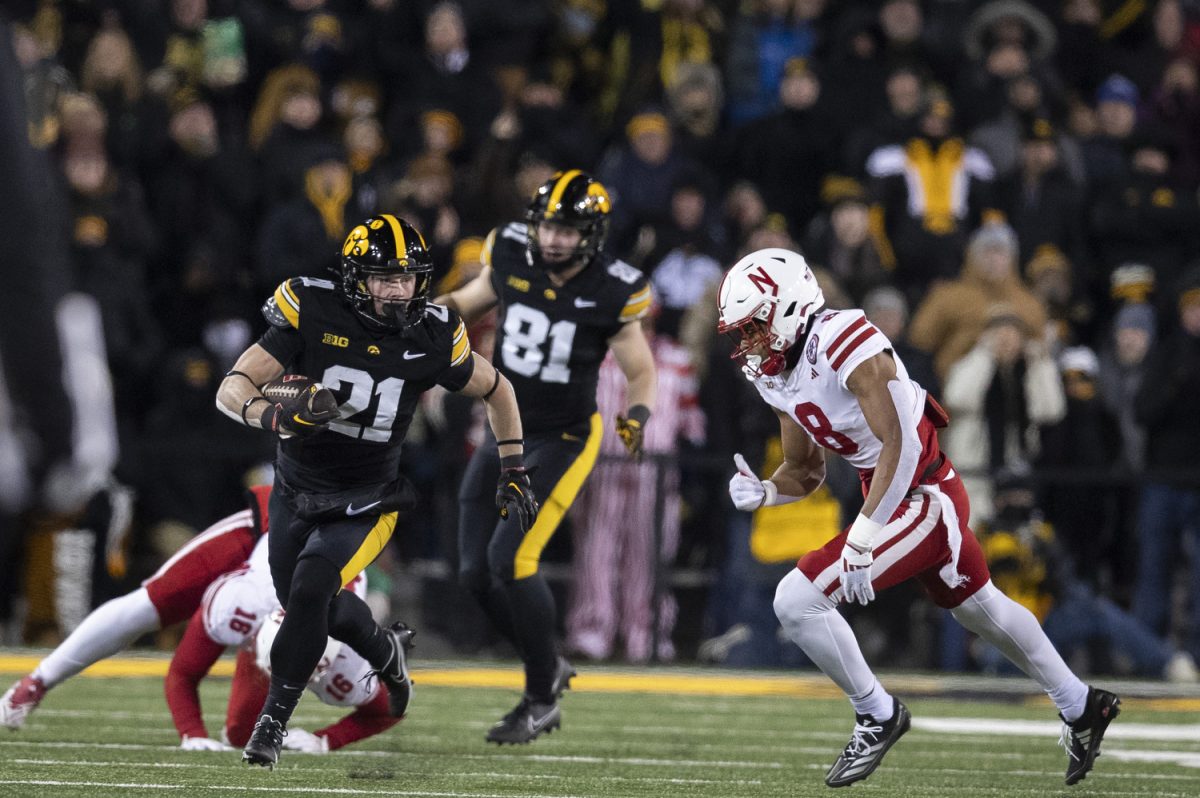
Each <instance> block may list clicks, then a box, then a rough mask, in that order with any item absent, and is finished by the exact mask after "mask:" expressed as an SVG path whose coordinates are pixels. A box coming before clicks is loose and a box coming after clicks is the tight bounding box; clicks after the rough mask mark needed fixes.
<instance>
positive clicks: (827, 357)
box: [717, 249, 1121, 787]
mask: <svg viewBox="0 0 1200 798" xmlns="http://www.w3.org/2000/svg"><path fill="white" fill-rule="evenodd" d="M717 301H718V306H719V307H718V309H719V321H718V329H719V331H720V332H722V333H727V334H730V335H732V336H733V337H734V339H735V341H736V347H735V351H734V355H733V356H734V357H735V358H737V359H739V360H740V361H741V362H742V364H743V365H742V368H743V371H744V372H745V374H746V376H747V378H748V379H750V381H751V382H752V383H753V384H754V387H755V388H756V389H758V392H759V394H760V395H761V396H762V398H763V399H764V400H765V401H766V402H767V404H768V405H770V406H771V408H772V409H773V410H774V411H775V413H776V415H778V416H779V423H780V434H781V436H782V440H783V454H784V461H783V464H782V465H781V466H780V467H779V468H778V469H777V470H776V471H775V473H774V474H772V475H771V476H770V478H769V479H766V480H762V479H759V478H758V477H757V476H756V475H755V474H754V473H753V472H751V470H750V469H749V468H748V467H747V465H746V462H745V460H744V458H742V457H741V455H737V456H735V458H734V461H735V464H736V465H737V469H738V473H737V474H735V475H734V477H733V479H731V480H730V483H729V494H730V496H731V497H732V499H733V503H734V505H735V506H736V507H737V508H738V509H740V510H745V511H747V512H753V511H754V510H757V509H758V508H760V507H764V506H769V505H775V504H783V503H786V502H793V501H798V500H799V499H802V498H804V497H805V496H807V495H809V494H810V493H812V492H813V491H814V490H816V489H817V488H818V487H819V486H820V485H821V483H822V481H823V480H824V478H825V454H824V451H823V450H824V449H829V450H831V451H833V452H836V453H837V454H839V455H841V456H842V457H843V458H845V459H846V461H847V462H849V463H850V464H851V465H853V466H855V467H856V468H857V469H858V470H859V475H860V477H861V479H862V484H863V494H864V496H865V498H866V501H865V503H864V505H863V508H862V512H861V514H860V515H859V516H858V517H857V518H856V519H855V521H854V523H853V524H852V525H851V526H850V527H849V528H847V529H846V530H844V531H843V532H842V533H841V534H840V535H838V536H837V537H835V538H833V539H832V540H830V541H829V542H828V543H827V544H826V545H825V546H823V547H822V548H820V549H818V550H816V551H812V552H809V553H808V554H806V555H805V556H804V557H803V558H802V559H801V560H800V562H799V563H798V564H797V567H796V569H795V570H793V571H791V572H790V573H789V574H788V575H787V576H785V577H784V578H783V580H782V581H781V582H780V583H779V587H778V589H777V590H776V594H775V613H776V615H777V616H778V617H779V621H780V623H781V624H782V625H783V628H784V630H785V631H786V632H787V634H788V636H789V637H790V638H791V639H792V640H793V641H794V642H795V643H796V644H797V645H798V646H800V648H801V649H803V650H804V653H805V654H807V655H808V657H809V658H810V659H811V660H812V661H813V662H815V663H816V664H817V666H818V667H820V668H821V670H822V671H824V672H825V674H826V675H827V676H829V677H830V678H831V679H833V681H834V682H836V683H837V685H838V686H839V687H841V688H842V690H844V691H845V692H846V695H847V696H848V697H849V698H850V703H851V704H852V705H853V707H854V712H855V716H856V723H855V727H854V732H853V734H852V736H851V738H850V742H849V744H847V746H846V747H845V749H844V750H843V751H842V753H841V755H840V756H839V757H838V758H837V760H836V761H835V762H834V764H833V766H832V767H831V768H830V769H829V772H828V773H827V774H826V776H825V783H826V784H828V785H829V786H830V787H841V786H845V785H847V784H852V783H854V782H856V781H859V780H861V779H865V778H866V777H867V776H869V775H871V773H872V772H874V770H875V768H876V767H878V766H879V763H880V761H881V760H882V759H883V756H884V754H885V753H887V751H888V749H889V748H891V746H892V745H894V744H895V743H896V741H897V740H898V739H899V738H900V737H901V735H903V734H904V733H905V732H906V731H908V728H909V725H910V721H911V718H910V715H909V712H908V709H907V708H906V707H905V706H904V705H903V704H902V703H900V701H898V700H897V699H895V698H893V697H892V696H891V695H890V694H889V693H888V692H887V691H886V690H885V689H884V688H883V686H882V685H881V684H880V683H879V681H878V680H877V679H876V678H875V675H874V673H873V672H872V671H871V669H870V667H869V666H868V665H867V662H866V660H865V659H864V658H863V655H862V651H861V650H860V649H859V646H858V641H857V640H855V638H854V633H853V632H852V631H851V629H850V626H849V624H848V623H846V620H845V619H844V618H842V616H841V615H840V614H838V613H837V612H835V609H836V607H837V605H838V604H839V603H841V602H852V601H857V602H858V603H860V604H864V605H865V604H867V603H869V602H870V601H872V600H874V598H875V592H876V591H877V590H883V589H885V588H888V587H891V586H892V585H895V584H897V583H899V582H903V581H905V580H907V579H910V578H914V579H917V580H918V581H919V582H920V583H921V584H922V586H923V587H924V588H925V590H926V592H928V593H929V595H930V597H931V598H932V599H933V601H934V602H935V603H937V604H938V606H941V607H945V608H947V609H949V610H950V611H951V612H952V614H953V615H954V617H955V619H956V620H958V622H959V623H961V624H962V625H963V626H965V627H966V628H967V629H969V630H971V631H972V632H974V633H975V634H977V635H979V636H980V637H982V638H984V639H985V640H987V641H988V642H990V643H992V644H993V645H995V646H996V647H997V648H998V649H999V650H1000V651H1002V652H1004V654H1005V655H1006V656H1007V657H1008V658H1009V659H1010V660H1012V661H1013V663H1015V664H1016V665H1017V666H1018V667H1020V668H1021V669H1022V670H1023V671H1024V672H1025V673H1027V674H1028V675H1029V676H1030V677H1032V678H1033V679H1035V680H1036V681H1037V682H1038V684H1039V685H1041V687H1042V689H1043V690H1045V691H1046V694H1047V695H1049V696H1050V699H1051V700H1052V701H1053V702H1054V704H1055V705H1056V706H1057V707H1058V709H1059V713H1060V717H1061V718H1062V719H1063V721H1064V724H1065V726H1064V733H1063V744H1064V746H1065V747H1066V749H1067V753H1068V760H1067V776H1066V781H1067V784H1074V783H1075V782H1077V781H1079V780H1080V779H1082V778H1083V777H1084V776H1085V775H1086V774H1087V773H1088V771H1089V770H1091V768H1092V764H1093V762H1094V760H1095V758H1096V756H1097V754H1098V752H1099V748H1100V741H1101V739H1102V738H1103V736H1104V732H1105V730H1106V729H1107V728H1108V724H1109V723H1110V722H1111V721H1112V720H1113V718H1115V717H1116V716H1117V713H1118V712H1119V708H1120V704H1121V701H1120V699H1119V698H1117V696H1115V695H1113V694H1112V693H1110V692H1107V691H1105V690H1099V689H1096V688H1094V687H1089V686H1088V685H1086V684H1084V683H1083V682H1082V681H1080V680H1079V678H1078V677H1077V676H1075V674H1074V673H1072V672H1071V670H1070V669H1069V668H1068V667H1067V665H1066V663H1064V662H1063V660H1062V657H1061V656H1059V654H1058V652H1057V651H1055V650H1054V647H1053V645H1051V643H1050V641H1049V640H1048V639H1047V638H1046V635H1045V633H1044V632H1043V631H1042V628H1041V627H1040V626H1039V625H1038V622H1037V620H1036V619H1035V618H1034V617H1033V615H1032V614H1031V613H1030V612H1029V611H1028V610H1026V609H1025V608H1024V607H1022V606H1021V605H1019V604H1017V603H1016V602H1014V601H1012V600H1011V599H1009V598H1008V597H1007V596H1005V595H1004V594H1003V593H1001V592H1000V591H999V590H997V589H996V588H995V586H994V585H993V584H992V583H991V578H990V574H989V572H988V569H987V565H986V563H985V561H984V558H983V553H982V551H981V550H980V548H979V543H978V542H977V541H976V540H975V536H974V534H973V533H972V532H971V530H970V528H969V527H967V518H968V517H969V515H970V513H969V505H968V501H967V495H966V492H965V491H964V490H963V486H962V481H961V480H960V479H959V477H958V475H957V474H956V473H955V471H954V468H953V467H952V466H951V464H950V461H949V460H948V459H947V458H946V457H945V455H944V454H942V452H941V450H940V449H939V447H938V439H937V429H938V428H939V427H944V426H945V425H946V423H947V421H948V418H947V416H946V414H945V411H943V410H942V408H941V407H940V406H939V405H938V404H937V402H936V401H935V400H934V399H933V397H931V396H929V395H928V394H927V393H926V392H925V390H924V389H923V388H922V387H921V386H920V385H918V384H917V383H915V382H913V381H912V380H911V379H909V377H908V373H907V372H906V371H905V369H904V364H903V363H901V362H900V359H899V358H898V357H896V355H895V354H894V352H893V350H892V347H891V344H890V343H889V341H888V340H887V338H886V337H885V336H884V335H883V334H882V333H881V332H880V331H879V330H878V329H876V328H875V327H874V326H873V325H871V323H870V322H868V321H867V320H866V317H865V315H864V314H863V312H862V311H861V310H840V311H831V310H826V309H825V300H824V296H823V295H822V293H821V289H820V288H819V287H818V285H817V281H816V279H815V278H814V277H813V274H812V271H811V270H810V269H809V268H808V264H807V263H805V261H804V258H803V257H802V256H801V255H799V254H797V253H795V252H791V251H789V250H785V249H763V250H759V251H757V252H753V253H751V254H749V255H747V256H746V257H744V258H742V259H741V260H740V261H738V262H737V263H736V264H735V265H734V266H733V268H732V269H730V270H729V272H728V273H727V274H726V275H725V278H724V280H723V282H722V283H721V288H720V291H719V293H718V299H717Z"/></svg>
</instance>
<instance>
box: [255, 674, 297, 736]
mask: <svg viewBox="0 0 1200 798" xmlns="http://www.w3.org/2000/svg"><path fill="white" fill-rule="evenodd" d="M305 686H306V682H300V683H299V684H297V683H296V682H291V681H288V680H287V679H284V678H282V677H280V676H276V675H274V674H272V675H271V690H270V692H268V693H267V701H266V703H265V704H263V708H262V712H260V713H259V716H260V717H261V716H263V715H270V716H271V717H272V718H274V719H275V720H277V721H279V722H280V723H282V724H283V725H285V726H286V725H287V722H288V720H290V719H291V717H292V712H293V711H294V710H295V709H296V705H297V704H299V703H300V696H302V695H303V694H304V688H305Z"/></svg>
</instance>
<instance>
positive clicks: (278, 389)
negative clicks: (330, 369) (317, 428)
mask: <svg viewBox="0 0 1200 798" xmlns="http://www.w3.org/2000/svg"><path fill="white" fill-rule="evenodd" d="M259 390H260V391H262V395H263V396H265V397H267V398H268V399H270V400H271V401H272V402H278V403H280V404H282V405H285V406H286V405H289V404H291V403H293V402H296V401H303V402H304V403H305V406H306V408H307V409H308V411H309V412H310V413H312V414H313V415H314V416H315V417H317V418H322V417H326V416H331V415H333V414H335V413H337V398H336V397H334V395H333V392H332V391H330V390H329V389H328V388H326V387H325V386H324V385H322V384H321V383H319V382H316V381H314V380H312V379H309V378H308V377H305V376H304V375H303V374H284V375H283V376H282V377H279V378H278V379H274V380H271V381H270V382H268V383H267V384H266V385H263V386H262V387H261V388H259Z"/></svg>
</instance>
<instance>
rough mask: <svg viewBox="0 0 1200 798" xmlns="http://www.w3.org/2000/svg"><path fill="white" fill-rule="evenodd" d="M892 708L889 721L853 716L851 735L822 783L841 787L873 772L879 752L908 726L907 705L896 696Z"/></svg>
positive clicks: (886, 748)
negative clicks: (852, 732) (852, 731)
mask: <svg viewBox="0 0 1200 798" xmlns="http://www.w3.org/2000/svg"><path fill="white" fill-rule="evenodd" d="M892 700H893V701H894V702H895V704H894V705H893V706H894V707H895V709H894V710H893V711H892V717H891V720H887V721H884V722H882V723H880V722H877V721H876V720H875V718H873V717H871V716H870V715H855V716H854V734H853V735H852V736H851V737H850V742H849V743H848V744H847V745H846V748H845V750H843V751H842V754H841V756H839V757H838V758H837V761H836V762H834V763H833V767H831V768H830V769H829V772H828V773H826V774H825V783H826V784H827V785H829V786H830V787H845V786H846V785H847V784H853V783H854V782H856V781H861V780H863V779H865V778H866V777H867V776H870V775H871V774H872V773H874V772H875V768H877V767H879V763H880V762H882V761H883V755H884V754H886V753H887V752H888V749H889V748H891V747H892V746H893V745H895V744H896V741H897V740H899V739H900V738H901V737H903V736H904V733H905V732H906V731H908V729H909V727H910V726H912V715H910V714H909V712H908V707H906V706H904V705H903V704H901V703H900V701H899V700H898V699H895V698H893V699H892Z"/></svg>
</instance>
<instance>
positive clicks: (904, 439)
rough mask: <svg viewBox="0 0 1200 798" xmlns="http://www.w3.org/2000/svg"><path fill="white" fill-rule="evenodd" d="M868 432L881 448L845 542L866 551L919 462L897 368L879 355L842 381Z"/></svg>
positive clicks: (884, 354) (887, 356)
mask: <svg viewBox="0 0 1200 798" xmlns="http://www.w3.org/2000/svg"><path fill="white" fill-rule="evenodd" d="M846 387H847V388H849V389H850V392H851V393H853V394H854V395H855V397H856V398H857V399H858V404H859V407H861V408H862V412H863V417H864V418H865V419H866V421H867V425H868V426H869V427H870V428H871V432H872V433H874V434H875V437H876V438H878V439H879V441H880V443H882V444H883V448H882V449H881V451H880V453H879V462H878V463H877V464H876V466H875V473H874V476H873V477H872V479H871V490H870V491H869V492H868V493H867V499H866V502H865V503H864V504H863V508H862V513H861V514H860V515H859V518H858V519H856V520H855V522H854V526H853V527H852V528H851V535H850V542H851V543H853V544H854V545H856V546H857V547H859V548H862V549H864V550H869V549H870V548H871V543H872V540H873V538H874V536H875V534H876V533H877V532H878V531H879V529H880V528H881V527H882V526H883V525H884V524H886V523H887V522H888V521H889V520H890V519H891V517H892V514H893V513H894V512H895V511H896V508H898V507H899V506H900V502H901V501H903V500H904V497H905V495H906V494H907V493H908V489H909V486H910V485H912V480H913V476H914V474H915V473H916V470H917V462H918V461H919V460H920V459H921V440H920V437H919V436H918V434H917V427H916V425H915V424H913V423H912V422H911V413H910V408H908V407H907V406H906V405H907V404H908V403H909V401H910V400H909V399H907V398H906V394H905V392H904V391H903V390H902V388H901V385H900V381H899V380H898V379H897V378H896V362H895V361H894V360H893V359H892V355H891V352H888V351H884V352H880V353H879V354H877V355H875V356H873V357H870V358H868V359H867V360H864V361H863V362H862V363H861V364H860V365H859V366H858V367H857V368H855V369H854V371H853V372H851V374H850V376H849V377H848V378H847V379H846Z"/></svg>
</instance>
